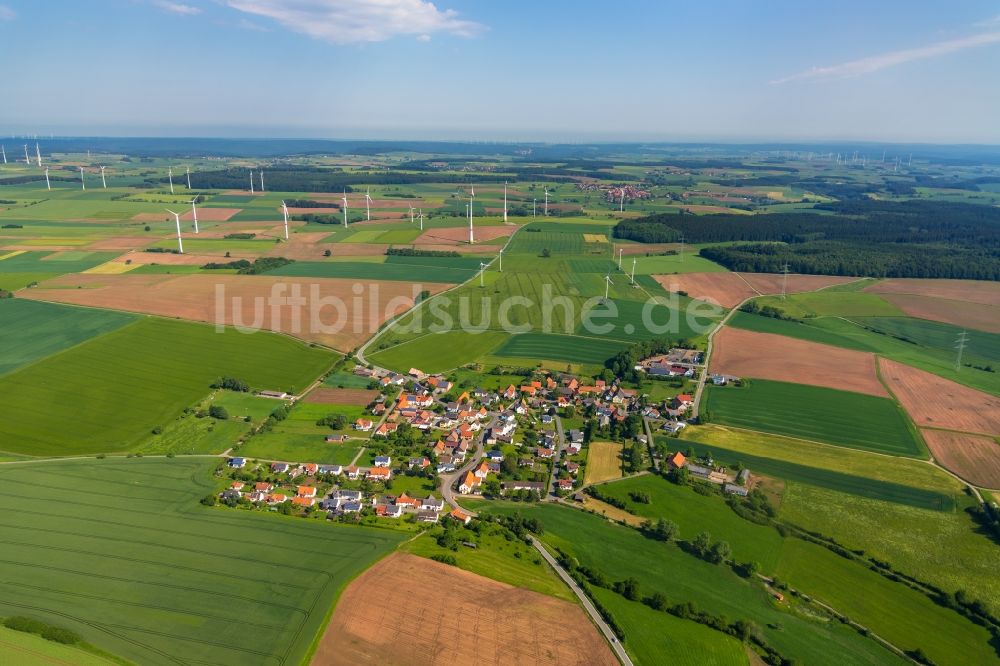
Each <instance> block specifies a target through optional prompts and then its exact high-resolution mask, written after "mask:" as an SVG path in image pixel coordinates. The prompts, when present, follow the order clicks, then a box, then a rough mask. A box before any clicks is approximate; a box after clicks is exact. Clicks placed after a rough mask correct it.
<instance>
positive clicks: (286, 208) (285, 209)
mask: <svg viewBox="0 0 1000 666" xmlns="http://www.w3.org/2000/svg"><path fill="white" fill-rule="evenodd" d="M281 212H282V213H284V215H285V240H288V204H286V203H285V202H284V201H282V202H281Z"/></svg>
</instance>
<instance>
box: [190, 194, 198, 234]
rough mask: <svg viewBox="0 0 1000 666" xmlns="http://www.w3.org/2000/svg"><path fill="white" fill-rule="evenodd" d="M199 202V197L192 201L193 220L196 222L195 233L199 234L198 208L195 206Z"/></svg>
mask: <svg viewBox="0 0 1000 666" xmlns="http://www.w3.org/2000/svg"><path fill="white" fill-rule="evenodd" d="M197 202H198V197H195V198H193V199H191V219H193V220H194V232H195V233H198V208H197V207H195V204H196V203H197Z"/></svg>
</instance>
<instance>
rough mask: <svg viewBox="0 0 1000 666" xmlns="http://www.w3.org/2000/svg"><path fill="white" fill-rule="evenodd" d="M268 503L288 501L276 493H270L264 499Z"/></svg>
mask: <svg viewBox="0 0 1000 666" xmlns="http://www.w3.org/2000/svg"><path fill="white" fill-rule="evenodd" d="M265 501H266V502H267V503H268V504H271V505H275V504H281V503H283V502H286V501H288V498H287V497H285V496H284V495H281V494H278V493H271V494H270V495H268V496H267V498H266V500H265Z"/></svg>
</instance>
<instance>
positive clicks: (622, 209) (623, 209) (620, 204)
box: [618, 186, 625, 213]
mask: <svg viewBox="0 0 1000 666" xmlns="http://www.w3.org/2000/svg"><path fill="white" fill-rule="evenodd" d="M618 212H619V213H624V212H625V187H624V186H623V187H622V200H621V203H619V204H618Z"/></svg>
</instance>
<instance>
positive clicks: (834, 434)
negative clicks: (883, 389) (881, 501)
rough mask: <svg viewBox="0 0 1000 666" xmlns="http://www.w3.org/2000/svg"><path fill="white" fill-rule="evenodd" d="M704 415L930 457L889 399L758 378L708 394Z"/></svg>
mask: <svg viewBox="0 0 1000 666" xmlns="http://www.w3.org/2000/svg"><path fill="white" fill-rule="evenodd" d="M705 398H706V400H705V405H704V407H703V410H704V411H706V412H709V413H710V414H711V419H712V420H713V421H716V422H718V423H721V424H724V425H732V426H736V427H739V428H747V429H749V430H763V431H765V432H774V433H778V434H780V435H788V436H790V437H801V438H802V439H810V440H815V441H817V442H826V443H829V444H838V445H840V446H849V447H851V448H855V449H862V450H866V451H876V452H878V453H888V454H891V455H899V456H913V457H922V456H924V455H926V454H925V451H924V448H923V446H922V444H921V443H920V441H919V439H918V437H917V435H916V432H915V430H914V429H913V428H912V426H910V424H909V423H908V422H907V419H906V415H905V414H904V413H903V411H902V409H900V407H899V406H898V405H897V404H896V403H895V402H893V401H892V400H891V399H889V398H879V397H876V396H870V395H864V394H861V393H850V392H847V391H837V390H834V389H828V388H823V387H819V386H806V385H805V384H789V383H786V382H774V381H767V380H763V379H754V380H753V382H752V384H751V385H750V386H749V387H739V388H737V387H732V386H727V387H716V386H708V387H706V389H705Z"/></svg>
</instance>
